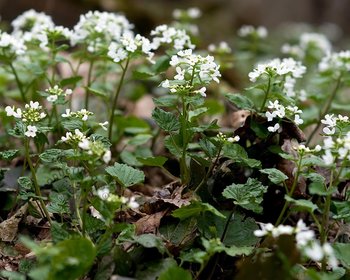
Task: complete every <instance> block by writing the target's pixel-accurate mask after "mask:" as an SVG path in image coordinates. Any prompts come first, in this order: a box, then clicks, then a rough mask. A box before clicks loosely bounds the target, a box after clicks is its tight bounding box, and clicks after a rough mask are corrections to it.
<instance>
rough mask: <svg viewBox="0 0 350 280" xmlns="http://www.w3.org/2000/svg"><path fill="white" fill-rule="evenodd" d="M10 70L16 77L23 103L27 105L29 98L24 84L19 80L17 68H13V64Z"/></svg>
mask: <svg viewBox="0 0 350 280" xmlns="http://www.w3.org/2000/svg"><path fill="white" fill-rule="evenodd" d="M10 68H11V70H12V73H13V75H14V76H15V79H16V83H17V86H18V88H19V91H20V93H21V97H22V101H23V102H24V103H27V98H26V95H25V92H24V89H23V84H22V82H21V80H20V79H19V76H18V73H17V71H16V69H15V67H14V66H13V64H12V62H11V63H10Z"/></svg>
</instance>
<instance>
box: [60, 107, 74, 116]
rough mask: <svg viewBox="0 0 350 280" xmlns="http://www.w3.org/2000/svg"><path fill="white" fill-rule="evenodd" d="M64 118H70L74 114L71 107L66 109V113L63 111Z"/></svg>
mask: <svg viewBox="0 0 350 280" xmlns="http://www.w3.org/2000/svg"><path fill="white" fill-rule="evenodd" d="M61 116H62V118H69V117H70V116H72V114H71V111H70V109H66V113H63V114H62V115H61Z"/></svg>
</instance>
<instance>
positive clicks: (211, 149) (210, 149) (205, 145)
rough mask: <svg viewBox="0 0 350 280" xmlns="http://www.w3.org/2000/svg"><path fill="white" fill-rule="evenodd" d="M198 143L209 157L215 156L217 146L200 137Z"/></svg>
mask: <svg viewBox="0 0 350 280" xmlns="http://www.w3.org/2000/svg"><path fill="white" fill-rule="evenodd" d="M198 144H199V146H200V147H201V148H202V150H203V152H204V153H205V154H206V155H207V156H208V157H209V158H210V159H212V158H214V157H215V156H216V154H217V152H218V148H217V147H216V146H215V145H214V144H213V143H212V142H211V141H210V140H209V139H208V138H202V139H201V140H199V143H198Z"/></svg>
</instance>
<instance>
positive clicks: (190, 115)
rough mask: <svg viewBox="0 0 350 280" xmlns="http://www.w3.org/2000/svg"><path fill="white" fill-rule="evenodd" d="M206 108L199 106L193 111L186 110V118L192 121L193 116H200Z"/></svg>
mask: <svg viewBox="0 0 350 280" xmlns="http://www.w3.org/2000/svg"><path fill="white" fill-rule="evenodd" d="M207 110H208V108H206V107H201V108H198V109H196V110H193V111H189V112H188V120H189V121H192V119H193V118H196V117H198V116H200V115H201V114H203V113H205V112H206V111H207Z"/></svg>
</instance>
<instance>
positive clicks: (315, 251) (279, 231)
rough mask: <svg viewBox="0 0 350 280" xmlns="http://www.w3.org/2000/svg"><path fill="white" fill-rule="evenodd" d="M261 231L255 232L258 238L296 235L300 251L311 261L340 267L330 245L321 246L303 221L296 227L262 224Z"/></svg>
mask: <svg viewBox="0 0 350 280" xmlns="http://www.w3.org/2000/svg"><path fill="white" fill-rule="evenodd" d="M260 228H261V229H259V230H255V231H254V235H255V236H257V237H263V236H266V235H270V236H272V237H274V238H277V237H279V236H280V235H294V234H295V240H296V244H297V247H298V249H299V250H301V252H302V253H303V254H304V255H305V256H306V257H308V258H309V259H311V260H313V261H315V262H320V261H322V260H325V261H327V262H328V263H329V265H330V266H331V267H333V268H335V267H337V266H338V261H337V259H336V257H335V255H334V251H333V248H332V247H331V245H330V244H329V243H324V244H323V245H321V244H320V243H319V241H318V240H316V239H315V232H314V231H313V230H310V229H309V228H308V227H307V226H306V225H305V223H304V222H303V221H302V220H299V221H298V223H297V225H296V227H292V226H289V225H279V226H277V227H275V226H274V225H273V224H271V223H269V224H261V223H260Z"/></svg>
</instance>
